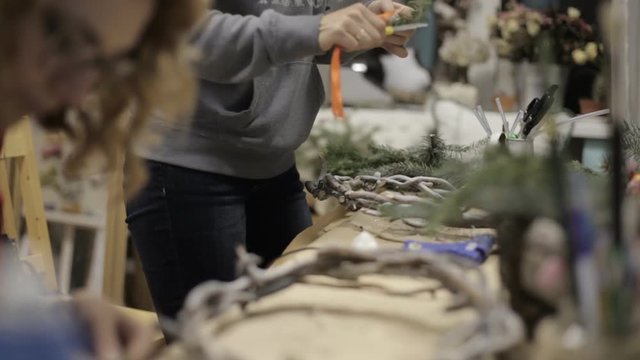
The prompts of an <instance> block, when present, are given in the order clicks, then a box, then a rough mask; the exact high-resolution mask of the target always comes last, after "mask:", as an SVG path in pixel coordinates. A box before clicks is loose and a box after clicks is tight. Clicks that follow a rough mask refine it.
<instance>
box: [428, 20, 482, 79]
mask: <svg viewBox="0 0 640 360" xmlns="http://www.w3.org/2000/svg"><path fill="white" fill-rule="evenodd" d="M438 55H439V56H440V59H441V60H442V62H444V63H445V64H447V65H448V66H449V67H450V68H451V69H453V71H454V72H455V73H456V74H458V75H455V76H453V77H454V78H455V80H457V81H463V82H464V81H465V77H466V72H467V68H468V67H469V66H470V65H472V64H478V63H483V62H485V61H487V59H488V58H489V44H488V43H486V42H484V41H482V40H481V39H479V38H476V37H473V36H471V34H469V32H467V31H465V30H459V31H458V32H457V33H456V34H455V35H449V36H447V37H446V38H445V39H444V42H443V43H442V46H441V47H440V49H439V50H438Z"/></svg>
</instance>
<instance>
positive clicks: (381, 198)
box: [305, 174, 456, 211]
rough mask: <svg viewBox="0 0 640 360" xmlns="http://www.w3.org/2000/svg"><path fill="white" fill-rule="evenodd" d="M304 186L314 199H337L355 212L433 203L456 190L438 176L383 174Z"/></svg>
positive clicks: (335, 178) (329, 177) (332, 178)
mask: <svg viewBox="0 0 640 360" xmlns="http://www.w3.org/2000/svg"><path fill="white" fill-rule="evenodd" d="M305 186H306V188H307V190H308V191H309V192H310V193H311V195H313V196H314V197H315V198H317V199H319V200H326V199H328V198H330V197H334V198H336V199H338V201H339V202H340V203H341V204H343V205H345V206H346V207H347V208H348V209H349V210H352V211H355V210H358V209H362V208H364V209H370V210H377V208H378V207H379V206H380V205H383V204H414V203H432V202H434V201H439V200H442V199H444V197H445V196H446V195H447V194H449V193H450V192H452V191H455V190H456V188H455V186H453V185H451V183H449V182H448V181H447V180H444V179H440V178H436V177H428V176H418V177H413V178H412V177H408V176H404V175H393V176H386V177H382V176H380V174H375V175H360V176H356V177H355V178H352V177H350V176H337V175H332V174H326V175H324V176H322V177H321V178H320V179H319V180H317V181H308V182H306V183H305Z"/></svg>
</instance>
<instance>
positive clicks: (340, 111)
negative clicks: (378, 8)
mask: <svg viewBox="0 0 640 360" xmlns="http://www.w3.org/2000/svg"><path fill="white" fill-rule="evenodd" d="M394 15H395V13H394V12H392V11H388V12H385V13H382V14H380V15H379V17H380V19H382V21H384V22H385V23H386V22H388V21H389V20H390V19H391V18H392V17H393V16H394ZM341 58H342V49H341V48H340V47H339V46H336V47H335V48H334V49H333V54H332V55H331V111H332V112H333V116H335V117H336V118H337V119H344V103H343V101H342V76H341V72H340V67H341V65H342V64H341V61H340V60H341Z"/></svg>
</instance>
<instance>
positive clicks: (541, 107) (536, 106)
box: [522, 85, 558, 139]
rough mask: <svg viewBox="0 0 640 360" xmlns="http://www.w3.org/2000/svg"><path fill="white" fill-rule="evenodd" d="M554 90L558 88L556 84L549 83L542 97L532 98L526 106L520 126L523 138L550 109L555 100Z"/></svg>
mask: <svg viewBox="0 0 640 360" xmlns="http://www.w3.org/2000/svg"><path fill="white" fill-rule="evenodd" d="M556 90H558V85H551V86H550V87H549V88H548V89H547V91H546V92H545V93H544V95H542V97H540V98H534V99H533V100H531V102H530V103H529V106H527V111H526V112H525V114H524V120H523V126H522V135H524V137H525V139H526V138H527V136H528V135H529V133H530V132H531V130H533V128H535V127H536V126H537V125H538V124H539V123H540V121H542V119H543V118H544V116H545V115H546V114H547V112H548V111H549V109H551V105H553V102H554V100H555V99H554V97H553V95H554V94H555V92H556Z"/></svg>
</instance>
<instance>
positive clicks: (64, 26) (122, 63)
mask: <svg viewBox="0 0 640 360" xmlns="http://www.w3.org/2000/svg"><path fill="white" fill-rule="evenodd" d="M42 31H43V35H44V37H45V38H46V39H47V43H48V45H49V46H50V48H51V51H52V53H53V55H54V56H58V57H60V58H61V59H62V63H64V64H65V66H64V68H65V70H66V71H69V72H73V71H76V72H79V71H86V70H95V71H98V72H99V73H100V74H102V75H108V76H114V75H115V76H119V77H126V76H128V75H130V74H131V72H132V71H133V69H134V63H135V59H136V57H137V51H136V50H137V49H134V51H131V52H129V53H126V54H123V55H118V56H105V55H103V54H102V53H101V49H100V40H99V38H98V36H97V35H96V34H95V32H94V31H92V29H91V28H90V27H89V26H87V25H86V24H84V23H83V22H82V21H79V20H77V19H73V18H72V17H70V16H66V15H65V14H64V13H63V12H62V11H61V10H60V9H57V8H56V7H54V6H47V7H45V8H43V12H42Z"/></svg>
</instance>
